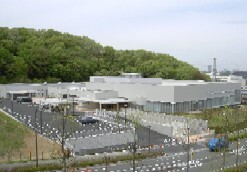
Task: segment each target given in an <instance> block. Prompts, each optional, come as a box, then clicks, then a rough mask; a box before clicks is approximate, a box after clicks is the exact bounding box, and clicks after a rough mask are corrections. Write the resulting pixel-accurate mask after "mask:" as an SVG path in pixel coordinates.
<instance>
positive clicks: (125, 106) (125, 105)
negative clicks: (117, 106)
mask: <svg viewBox="0 0 247 172" xmlns="http://www.w3.org/2000/svg"><path fill="white" fill-rule="evenodd" d="M127 107H128V104H124V109H125V114H124V116H125V118H124V124H125V130H126V108H127Z"/></svg>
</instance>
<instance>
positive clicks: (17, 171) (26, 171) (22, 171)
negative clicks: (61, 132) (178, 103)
mask: <svg viewBox="0 0 247 172" xmlns="http://www.w3.org/2000/svg"><path fill="white" fill-rule="evenodd" d="M160 155H163V153H152V154H151V155H150V156H151V157H152V156H160ZM147 157H149V155H148V154H137V155H136V157H135V159H136V160H141V159H145V158H147ZM130 160H133V155H123V156H117V157H111V158H110V157H103V158H102V159H97V160H86V161H81V162H77V161H75V162H73V163H71V164H70V165H69V167H67V169H68V170H71V171H73V170H75V169H77V168H83V167H90V166H94V165H106V164H107V166H108V165H109V164H110V163H117V162H121V161H130ZM61 169H63V165H62V164H42V165H39V167H33V166H29V167H18V168H12V169H9V170H8V171H9V172H36V171H46V170H47V171H48V170H61ZM0 172H5V171H4V170H0Z"/></svg>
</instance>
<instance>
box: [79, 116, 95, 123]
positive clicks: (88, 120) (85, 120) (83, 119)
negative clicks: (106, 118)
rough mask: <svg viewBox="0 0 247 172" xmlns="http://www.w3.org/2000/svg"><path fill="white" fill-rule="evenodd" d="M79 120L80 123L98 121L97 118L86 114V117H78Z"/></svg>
mask: <svg viewBox="0 0 247 172" xmlns="http://www.w3.org/2000/svg"><path fill="white" fill-rule="evenodd" d="M79 122H80V123H81V124H95V123H98V122H99V120H98V119H95V118H93V117H91V116H88V117H83V118H82V119H79Z"/></svg>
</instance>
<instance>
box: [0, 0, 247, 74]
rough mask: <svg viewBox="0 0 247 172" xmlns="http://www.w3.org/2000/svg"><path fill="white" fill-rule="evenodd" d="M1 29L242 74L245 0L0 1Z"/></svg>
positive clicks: (246, 52)
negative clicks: (50, 34)
mask: <svg viewBox="0 0 247 172" xmlns="http://www.w3.org/2000/svg"><path fill="white" fill-rule="evenodd" d="M0 4H1V5H0V27H9V28H13V27H27V28H35V29H54V30H58V31H61V32H67V33H70V34H73V35H79V36H88V37H89V38H91V39H93V40H95V41H96V42H98V43H100V44H101V45H103V46H112V47H113V48H115V49H122V50H125V49H145V50H148V51H153V52H156V53H166V54H170V55H172V56H174V57H176V58H177V59H179V60H182V61H185V62H187V63H190V64H192V65H194V66H195V67H197V68H199V69H200V70H207V66H208V65H212V64H213V58H216V59H217V69H218V70H224V69H228V70H246V71H247V1H246V0H35V1H34V0H21V1H20V0H0Z"/></svg>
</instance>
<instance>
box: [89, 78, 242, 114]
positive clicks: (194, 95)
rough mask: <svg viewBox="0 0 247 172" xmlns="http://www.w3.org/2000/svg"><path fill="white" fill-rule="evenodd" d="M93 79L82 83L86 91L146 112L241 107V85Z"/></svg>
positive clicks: (147, 79)
mask: <svg viewBox="0 0 247 172" xmlns="http://www.w3.org/2000/svg"><path fill="white" fill-rule="evenodd" d="M133 76H135V74H130V75H128V74H124V75H122V76H120V77H102V76H98V77H97V76H93V77H91V78H90V82H87V83H85V86H86V88H87V89H89V90H114V91H116V92H118V97H125V98H127V99H128V100H130V101H132V102H133V103H134V104H136V105H137V106H138V107H142V108H143V110H145V111H154V112H185V111H196V110H200V109H207V108H216V107H220V106H224V105H234V104H240V102H241V95H240V90H241V84H240V83H223V82H222V83H219V82H215V83H213V82H204V81H201V80H200V81H188V80H162V79H161V78H141V77H140V75H139V74H136V76H135V77H133Z"/></svg>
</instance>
